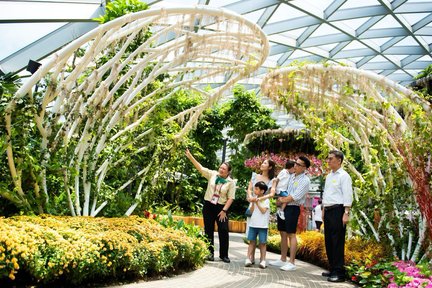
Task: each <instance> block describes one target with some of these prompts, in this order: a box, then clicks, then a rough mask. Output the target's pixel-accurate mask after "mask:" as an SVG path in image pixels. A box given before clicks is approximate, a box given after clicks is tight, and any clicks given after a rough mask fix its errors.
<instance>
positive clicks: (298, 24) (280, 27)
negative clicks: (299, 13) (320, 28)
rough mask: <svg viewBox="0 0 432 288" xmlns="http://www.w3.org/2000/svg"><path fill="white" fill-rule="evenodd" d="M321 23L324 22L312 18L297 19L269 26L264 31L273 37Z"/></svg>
mask: <svg viewBox="0 0 432 288" xmlns="http://www.w3.org/2000/svg"><path fill="white" fill-rule="evenodd" d="M321 23H322V21H320V20H319V19H314V18H311V17H297V18H293V19H290V20H284V21H278V22H274V23H270V24H267V25H265V26H264V27H263V31H264V33H266V34H267V35H273V34H278V33H282V32H286V31H290V30H295V29H299V28H305V27H309V26H312V25H316V24H321Z"/></svg>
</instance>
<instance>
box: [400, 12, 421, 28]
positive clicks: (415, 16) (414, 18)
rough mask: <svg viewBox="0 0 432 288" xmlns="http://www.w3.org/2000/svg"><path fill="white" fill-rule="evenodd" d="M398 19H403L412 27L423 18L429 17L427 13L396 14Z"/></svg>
mask: <svg viewBox="0 0 432 288" xmlns="http://www.w3.org/2000/svg"><path fill="white" fill-rule="evenodd" d="M396 15H397V16H398V17H403V18H404V19H405V20H407V21H408V23H409V24H410V25H414V24H415V23H417V22H418V21H420V20H422V19H423V18H424V17H426V16H429V13H410V14H396Z"/></svg>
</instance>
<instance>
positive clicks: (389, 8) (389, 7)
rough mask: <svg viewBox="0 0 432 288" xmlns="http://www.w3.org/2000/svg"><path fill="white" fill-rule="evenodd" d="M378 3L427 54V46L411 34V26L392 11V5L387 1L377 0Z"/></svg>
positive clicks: (401, 16)
mask: <svg viewBox="0 0 432 288" xmlns="http://www.w3.org/2000/svg"><path fill="white" fill-rule="evenodd" d="M378 2H380V3H381V4H382V6H383V7H385V8H386V9H387V11H388V14H389V15H391V16H392V17H393V19H395V20H396V21H397V22H398V23H399V24H400V25H401V26H402V28H403V29H405V31H406V32H407V33H408V35H409V36H411V37H412V38H413V39H414V41H416V42H417V44H418V45H419V46H420V47H421V48H423V49H424V52H425V54H429V52H430V51H429V49H428V44H427V43H426V42H425V41H424V40H423V39H422V38H420V37H417V36H416V35H415V34H414V33H413V29H412V27H411V24H410V23H409V22H408V21H407V20H406V19H405V18H404V17H403V15H397V14H396V13H395V12H394V10H393V6H392V4H390V3H389V2H388V1H387V0H378ZM398 4H401V3H398ZM431 6H432V5H431Z"/></svg>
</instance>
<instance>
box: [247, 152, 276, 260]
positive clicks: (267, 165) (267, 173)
mask: <svg viewBox="0 0 432 288" xmlns="http://www.w3.org/2000/svg"><path fill="white" fill-rule="evenodd" d="M275 168H276V163H275V162H274V161H273V160H271V159H267V160H264V162H263V163H262V164H261V166H260V170H261V174H257V173H255V172H253V173H252V178H251V180H250V181H249V186H248V189H247V201H248V202H249V203H253V202H258V201H262V200H265V199H269V198H272V197H273V196H274V192H272V191H271V187H272V183H273V178H274V177H275V174H276V171H275ZM260 181H262V182H264V183H265V184H266V185H267V187H268V189H267V191H266V192H265V193H264V195H263V196H260V197H256V195H255V194H254V187H255V184H256V183H258V182H260ZM249 220H250V219H249V218H248V219H247V222H248V227H249ZM248 231H249V229H248ZM255 248H256V247H255V246H253V247H252V251H251V255H255ZM254 261H255V260H254V259H253V258H251V262H252V264H253V263H254Z"/></svg>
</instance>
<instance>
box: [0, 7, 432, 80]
mask: <svg viewBox="0 0 432 288" xmlns="http://www.w3.org/2000/svg"><path fill="white" fill-rule="evenodd" d="M105 2H106V1H103V0H16V1H10V0H0V43H1V45H0V47H1V49H0V69H1V71H2V72H3V73H6V72H16V71H22V70H23V69H25V68H26V66H27V63H28V61H29V60H30V59H32V60H35V61H39V62H41V61H43V58H45V57H46V56H48V55H50V54H51V53H52V52H54V51H56V50H58V49H59V48H61V47H62V46H63V45H65V44H67V43H69V42H70V41H72V40H74V39H76V38H78V37H79V36H81V35H82V34H84V33H86V32H88V31H90V30H91V29H93V28H94V27H96V26H97V24H96V23H94V22H93V21H92V20H91V19H92V18H94V17H97V16H98V15H100V14H101V13H103V11H104V6H105ZM143 2H146V1H143ZM148 3H149V4H150V6H151V7H174V6H193V5H197V4H199V5H209V6H212V7H224V8H226V9H229V10H232V11H234V12H237V13H239V14H242V15H244V16H245V17H246V18H247V19H249V20H251V21H254V22H256V23H257V24H258V25H259V26H260V27H261V28H262V29H263V30H264V32H265V33H266V34H267V35H268V37H269V40H270V44H271V51H270V55H269V57H268V59H267V61H266V62H265V64H264V67H263V69H261V70H260V72H258V74H263V73H266V72H267V68H271V67H281V66H286V65H288V64H289V63H291V62H293V61H295V60H299V61H304V60H310V61H315V62H316V61H320V60H323V59H327V60H333V61H336V62H340V63H345V64H348V65H350V66H352V67H356V68H361V69H365V70H372V71H374V72H376V73H378V74H381V75H385V76H387V77H388V78H390V79H392V80H394V81H396V82H398V83H400V84H402V85H407V84H409V83H411V82H412V81H413V77H414V76H416V75H417V74H418V73H419V72H420V71H421V70H423V69H424V68H425V67H426V66H428V65H429V64H432V57H431V50H432V44H431V43H432V1H430V0H429V1H427V0H394V1H388V0H361V1H358V0H319V1H317V0H300V1H297V0H295V1H289V0H181V1H180V0H177V1H164V0H162V1H160V0H159V1H158V0H149V1H148ZM259 78H261V77H260V75H257V79H249V80H246V81H245V82H244V84H249V85H251V87H257V86H258V85H259V82H260V81H259Z"/></svg>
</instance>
